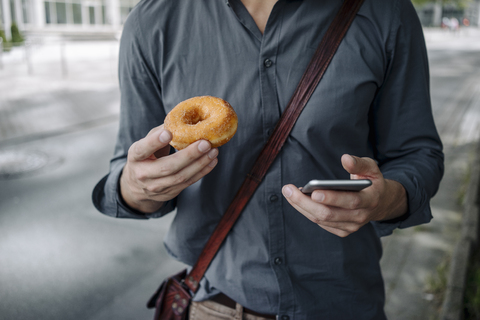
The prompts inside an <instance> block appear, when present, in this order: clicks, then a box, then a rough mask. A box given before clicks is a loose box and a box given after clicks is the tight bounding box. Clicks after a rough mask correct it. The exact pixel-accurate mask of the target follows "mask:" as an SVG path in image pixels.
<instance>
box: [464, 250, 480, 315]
mask: <svg viewBox="0 0 480 320" xmlns="http://www.w3.org/2000/svg"><path fill="white" fill-rule="evenodd" d="M464 319H465V320H470V319H472V320H473V319H480V254H479V253H478V252H477V253H475V254H474V255H473V257H472V259H471V261H470V264H469V267H468V273H467V283H466V288H465V297H464Z"/></svg>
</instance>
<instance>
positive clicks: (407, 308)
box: [0, 29, 480, 320]
mask: <svg viewBox="0 0 480 320" xmlns="http://www.w3.org/2000/svg"><path fill="white" fill-rule="evenodd" d="M425 37H426V40H427V44H428V48H429V50H432V51H435V50H437V51H438V52H440V51H443V50H450V51H452V52H454V51H456V50H462V51H475V52H476V51H478V52H480V30H479V29H469V30H467V31H464V30H462V31H461V32H460V33H459V34H457V35H454V34H450V33H448V32H444V31H443V30H436V29H426V30H425ZM117 50H118V42H115V41H112V42H76V43H75V42H69V43H64V44H62V43H60V42H57V43H49V44H47V43H45V44H35V45H33V46H32V47H29V48H27V49H25V48H15V49H14V50H13V51H12V52H10V53H6V54H4V55H3V58H2V61H3V68H2V69H0V88H1V95H0V157H1V153H2V149H3V148H4V147H7V146H8V148H12V147H14V146H15V145H16V144H19V143H23V142H26V141H34V140H36V139H38V138H42V137H48V136H53V135H58V134H62V133H65V132H70V131H73V130H80V129H82V128H86V127H90V126H96V125H100V124H103V123H109V122H116V121H117V120H118V106H119V92H118V84H117V72H116V70H117V62H118V61H117V54H116V52H117ZM62 57H63V58H62ZM442 70H443V69H442ZM442 70H437V69H432V74H433V76H434V77H436V75H437V74H438V73H439V72H443V71H442ZM449 70H450V69H448V70H447V71H448V72H450V71H449ZM472 79H473V78H472ZM472 83H475V82H472ZM467 89H468V90H470V91H466V92H467V93H469V94H471V99H470V100H469V101H468V103H469V107H468V109H465V110H464V111H462V112H465V114H468V115H469V116H467V117H462V118H461V119H466V120H469V121H470V124H469V125H468V126H467V125H466V124H465V121H463V122H458V123H456V122H455V126H454V127H452V126H445V127H443V124H444V123H445V125H446V124H448V123H449V121H450V120H451V119H452V116H448V114H447V115H445V116H444V118H441V117H440V116H441V115H442V114H440V113H438V114H439V119H438V120H439V123H441V124H442V128H440V127H439V131H440V133H441V135H442V139H443V140H444V142H445V154H446V172H445V176H444V179H443V181H442V185H441V188H440V190H439V192H438V194H437V196H436V197H435V198H434V199H433V200H432V208H433V215H434V219H433V221H432V222H431V223H430V224H427V225H422V226H418V227H415V228H410V229H405V230H396V231H395V232H394V234H393V235H392V236H389V237H386V238H384V239H382V243H383V245H384V257H383V259H382V261H381V265H382V269H383V273H384V277H385V288H386V297H387V304H386V312H387V315H388V316H389V319H395V320H397V319H408V320H413V319H431V318H434V315H435V314H437V309H436V308H437V307H436V305H435V304H434V303H433V302H434V301H433V300H434V299H435V297H434V296H433V295H431V294H429V293H426V292H425V285H426V282H427V279H428V278H429V277H430V276H431V275H433V274H434V273H435V270H436V267H437V266H438V265H440V264H441V263H442V262H443V261H445V260H446V259H448V257H449V256H450V255H451V253H452V251H453V248H454V246H455V244H456V242H457V239H458V238H459V236H460V227H461V221H462V206H461V204H459V203H458V202H457V198H458V197H457V195H458V190H459V187H460V186H461V185H462V183H463V182H464V175H465V172H466V168H467V167H468V160H469V158H470V156H471V152H472V146H473V145H474V144H475V143H476V141H477V140H478V123H479V119H480V116H479V111H478V110H479V109H480V98H479V97H480V94H479V92H480V88H479V86H478V85H477V86H475V85H474V84H472V85H471V86H470V87H469V88H467ZM467 89H465V90H467ZM433 98H434V99H433V100H434V101H435V99H438V100H441V99H440V98H436V97H433ZM442 99H443V98H442ZM452 99H453V98H452ZM442 101H443V100H442ZM460 102H461V101H460V100H459V101H457V100H452V101H450V102H449V103H450V109H448V108H447V109H446V110H447V111H448V110H451V111H449V112H451V113H452V114H453V111H454V110H457V109H456V108H459V107H460V105H459V103H460ZM462 110H463V109H462ZM447 111H445V112H444V113H443V114H446V112H447ZM468 112H473V113H468ZM436 116H437V114H436ZM459 119H460V118H459ZM457 124H458V128H457ZM462 128H463V129H462ZM465 128H467V129H468V128H470V129H468V130H469V132H467V133H465V132H463V131H465V130H467V129H465ZM462 130H463V131H462ZM465 137H467V138H465ZM462 139H463V140H462ZM465 139H466V140H465ZM0 165H1V162H0Z"/></svg>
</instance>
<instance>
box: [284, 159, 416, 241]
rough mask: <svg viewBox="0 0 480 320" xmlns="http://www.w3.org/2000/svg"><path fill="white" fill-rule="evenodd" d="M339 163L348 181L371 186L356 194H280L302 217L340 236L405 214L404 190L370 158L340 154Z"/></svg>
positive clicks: (292, 190) (289, 188) (292, 188)
mask: <svg viewBox="0 0 480 320" xmlns="http://www.w3.org/2000/svg"><path fill="white" fill-rule="evenodd" d="M341 161H342V165H343V167H344V168H345V170H347V172H348V173H350V176H351V178H352V179H370V180H372V185H371V186H370V187H368V188H366V189H364V190H362V191H359V192H346V191H334V190H315V191H314V192H313V193H312V195H311V196H309V195H305V194H303V193H302V192H301V191H300V190H299V189H298V188H296V187H295V186H293V185H286V186H284V187H283V189H282V192H283V195H284V196H285V198H286V199H287V201H288V202H289V203H290V204H291V205H292V206H293V207H294V208H295V209H297V211H299V212H300V213H302V214H303V215H304V216H305V217H307V218H308V219H310V220H311V221H313V222H314V223H316V224H318V225H319V226H320V227H322V228H323V229H325V230H327V231H329V232H331V233H333V234H335V235H337V236H340V237H346V236H348V235H349V234H351V233H353V232H355V231H357V230H358V229H360V228H361V227H362V226H364V225H365V224H367V223H368V222H370V221H381V220H390V219H393V218H396V217H400V216H402V215H403V214H405V213H406V212H407V209H408V204H407V196H406V192H405V189H404V188H403V186H402V185H401V184H400V183H398V182H396V181H393V180H387V179H384V178H383V175H382V173H381V172H380V169H379V168H378V166H377V164H376V163H375V161H374V160H373V159H370V158H358V157H354V156H350V155H343V156H342V159H341Z"/></svg>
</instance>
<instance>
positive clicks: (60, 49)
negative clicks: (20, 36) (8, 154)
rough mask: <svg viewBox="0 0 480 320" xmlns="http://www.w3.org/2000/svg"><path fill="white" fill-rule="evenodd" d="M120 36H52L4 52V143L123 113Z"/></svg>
mask: <svg viewBox="0 0 480 320" xmlns="http://www.w3.org/2000/svg"><path fill="white" fill-rule="evenodd" d="M117 51H118V42H117V41H110V42H68V43H62V42H60V41H57V42H47V43H43V44H42V43H36V44H33V45H31V46H28V47H20V48H14V49H13V50H12V51H11V52H8V53H4V54H3V59H2V62H3V68H2V69H0V88H1V95H0V147H2V146H5V145H11V144H15V143H19V142H22V141H28V140H31V139H38V138H41V137H45V136H49V135H55V134H59V133H62V132H68V131H71V130H75V129H79V128H82V127H88V126H92V125H96V124H100V123H103V122H105V121H107V122H108V121H116V119H117V118H118V106H119V91H118V82H117V63H118V58H117Z"/></svg>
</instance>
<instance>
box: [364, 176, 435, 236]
mask: <svg viewBox="0 0 480 320" xmlns="http://www.w3.org/2000/svg"><path fill="white" fill-rule="evenodd" d="M383 176H384V178H385V179H389V180H394V181H397V182H398V183H400V184H402V185H403V187H404V188H405V191H406V192H407V201H408V211H407V213H406V214H404V215H403V216H401V217H399V218H395V219H392V220H386V221H372V224H373V226H374V228H375V231H376V232H377V235H378V236H379V237H384V236H388V235H390V234H392V232H393V230H395V229H396V228H400V229H404V228H408V227H413V226H416V225H419V224H423V223H428V222H430V220H432V210H431V208H430V199H429V197H428V196H427V194H426V192H425V190H424V189H423V188H422V187H421V186H420V185H419V184H418V180H417V178H416V177H409V176H408V175H407V174H406V173H394V172H391V173H384V174H383Z"/></svg>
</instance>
